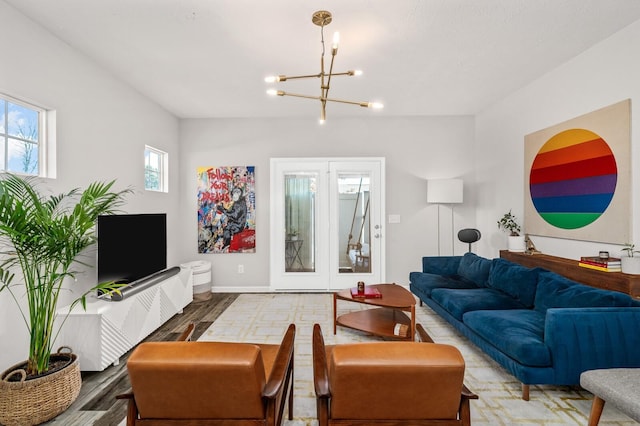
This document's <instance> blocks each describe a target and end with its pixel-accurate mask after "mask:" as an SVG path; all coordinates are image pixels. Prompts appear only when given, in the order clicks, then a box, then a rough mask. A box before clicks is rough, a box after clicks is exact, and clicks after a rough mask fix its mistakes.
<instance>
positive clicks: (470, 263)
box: [458, 253, 491, 287]
mask: <svg viewBox="0 0 640 426" xmlns="http://www.w3.org/2000/svg"><path fill="white" fill-rule="evenodd" d="M490 269H491V260H490V259H486V258H484V257H480V256H478V255H476V254H474V253H465V255H464V256H462V259H460V265H459V266H458V276H460V277H462V278H464V279H467V280H469V281H471V282H473V283H475V284H476V285H477V286H478V287H486V286H487V279H488V278H489V270H490Z"/></svg>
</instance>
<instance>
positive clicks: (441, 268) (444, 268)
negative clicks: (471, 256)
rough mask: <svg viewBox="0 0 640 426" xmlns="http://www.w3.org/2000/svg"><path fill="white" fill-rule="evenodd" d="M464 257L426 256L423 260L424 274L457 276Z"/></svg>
mask: <svg viewBox="0 0 640 426" xmlns="http://www.w3.org/2000/svg"><path fill="white" fill-rule="evenodd" d="M461 259H462V256H425V257H423V258H422V272H426V273H428V274H436V275H444V276H446V277H448V276H451V275H455V274H456V273H457V272H458V266H460V260H461Z"/></svg>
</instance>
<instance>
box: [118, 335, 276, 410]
mask: <svg viewBox="0 0 640 426" xmlns="http://www.w3.org/2000/svg"><path fill="white" fill-rule="evenodd" d="M127 368H128V370H129V378H130V380H131V387H132V389H133V394H134V397H135V402H136V404H137V406H138V411H139V413H140V418H143V419H144V418H146V419H153V418H158V419H184V418H190V419H238V418H244V419H248V418H249V419H250V418H255V419H262V418H264V416H265V413H264V404H263V401H262V391H263V389H264V387H265V382H266V378H265V377H266V376H265V366H264V363H263V358H262V353H261V350H260V347H259V346H258V345H251V344H236V343H224V342H146V343H142V344H140V345H139V346H138V347H137V348H136V349H135V351H134V352H133V353H132V354H131V356H130V357H129V360H128V362H127Z"/></svg>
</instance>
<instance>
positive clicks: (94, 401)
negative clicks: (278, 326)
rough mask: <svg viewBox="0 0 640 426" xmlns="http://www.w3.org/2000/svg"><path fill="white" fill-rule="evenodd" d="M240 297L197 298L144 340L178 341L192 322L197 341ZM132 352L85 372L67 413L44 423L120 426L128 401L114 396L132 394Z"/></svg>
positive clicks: (231, 295)
mask: <svg viewBox="0 0 640 426" xmlns="http://www.w3.org/2000/svg"><path fill="white" fill-rule="evenodd" d="M237 297H238V295H237V294H233V293H213V294H212V295H211V297H210V298H209V299H208V300H203V301H199V300H197V299H196V300H194V301H193V302H192V303H190V304H189V305H187V306H186V307H185V308H184V311H183V313H182V314H177V315H175V316H173V317H172V318H171V319H170V320H169V321H167V322H166V323H165V324H164V325H163V326H162V327H160V328H159V329H158V330H156V331H155V332H153V333H152V334H151V335H149V337H147V338H146V339H145V341H166V340H175V339H176V337H177V336H178V335H179V334H180V332H181V331H182V330H183V329H184V328H185V327H186V326H187V324H189V323H190V322H194V323H195V324H196V328H195V331H194V334H193V340H197V339H198V337H200V336H201V335H202V333H204V332H205V331H206V330H207V329H208V328H209V326H210V325H211V324H213V322H214V321H215V320H216V318H218V316H219V315H220V314H221V313H222V312H224V310H225V309H227V307H228V306H229V305H230V304H231V303H232V302H233V301H234V300H235V299H236V298H237ZM130 353H131V352H128V353H126V354H125V355H123V356H122V357H121V358H120V363H119V364H118V365H112V366H109V367H108V368H106V369H105V370H104V371H100V372H83V373H82V388H81V389H80V395H79V396H78V399H77V400H76V401H75V402H74V403H73V404H72V405H71V407H69V409H67V410H66V411H65V412H64V413H62V414H60V415H59V416H58V417H56V418H55V419H52V420H50V421H49V422H47V423H44V424H45V425H64V426H89V425H94V426H117V425H118V424H120V423H121V422H122V420H123V419H124V418H125V416H126V402H125V401H121V400H116V399H115V396H116V395H118V394H121V393H125V392H129V391H130V385H129V378H128V377H127V369H126V364H127V358H128V357H129V355H130Z"/></svg>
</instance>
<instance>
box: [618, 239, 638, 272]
mask: <svg viewBox="0 0 640 426" xmlns="http://www.w3.org/2000/svg"><path fill="white" fill-rule="evenodd" d="M635 247H636V246H635V244H633V243H627V244H625V246H624V248H623V249H622V251H624V252H626V253H627V255H626V256H623V257H622V258H621V259H620V260H621V266H622V272H623V273H625V274H634V275H637V274H640V256H634V253H640V250H635Z"/></svg>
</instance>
